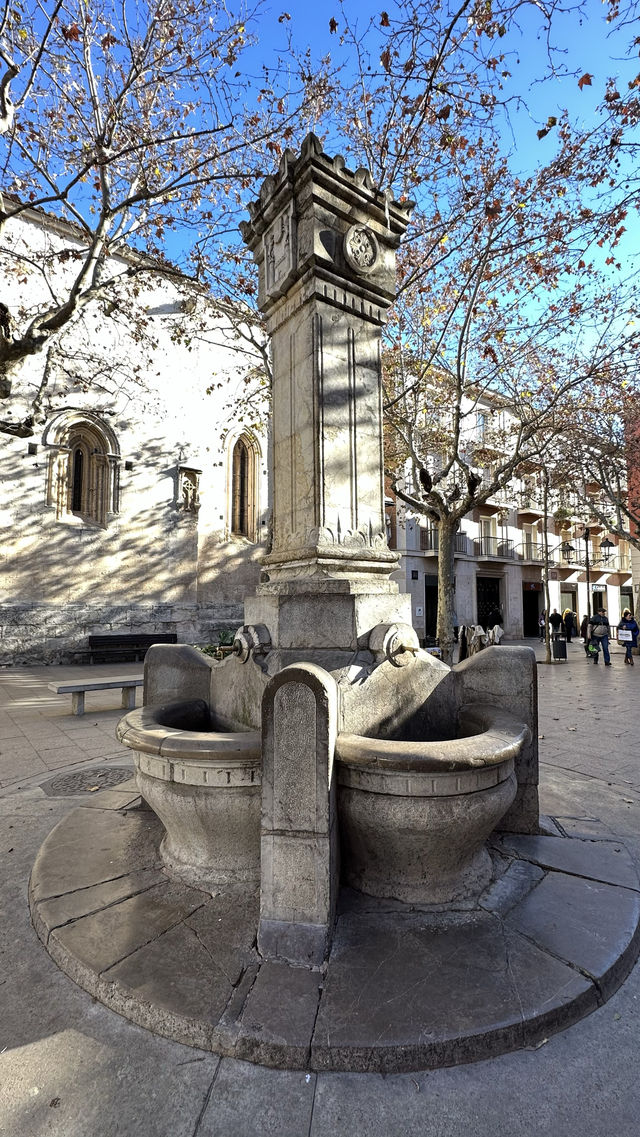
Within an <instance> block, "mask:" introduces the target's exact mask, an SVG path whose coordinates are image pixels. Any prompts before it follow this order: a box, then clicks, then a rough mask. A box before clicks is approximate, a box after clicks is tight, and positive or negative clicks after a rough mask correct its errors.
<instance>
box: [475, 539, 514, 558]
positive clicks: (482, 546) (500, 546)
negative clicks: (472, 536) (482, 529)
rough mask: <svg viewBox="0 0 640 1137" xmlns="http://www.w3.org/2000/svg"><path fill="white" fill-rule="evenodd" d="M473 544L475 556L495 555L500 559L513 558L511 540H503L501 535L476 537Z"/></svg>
mask: <svg viewBox="0 0 640 1137" xmlns="http://www.w3.org/2000/svg"><path fill="white" fill-rule="evenodd" d="M473 544H474V552H475V555H476V557H495V558H496V559H497V560H502V561H512V560H514V559H515V555H516V551H515V548H514V545H513V541H504V540H503V539H502V537H477V538H476V540H475V541H474V542H473Z"/></svg>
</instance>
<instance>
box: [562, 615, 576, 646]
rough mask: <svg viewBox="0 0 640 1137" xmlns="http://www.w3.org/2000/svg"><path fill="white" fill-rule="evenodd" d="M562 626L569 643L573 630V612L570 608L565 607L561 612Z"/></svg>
mask: <svg viewBox="0 0 640 1137" xmlns="http://www.w3.org/2000/svg"><path fill="white" fill-rule="evenodd" d="M562 628H563V631H564V634H565V636H566V640H567V643H568V644H570V643H571V636H572V635H573V632H574V623H573V612H572V611H571V609H570V608H565V610H564V612H563V613H562Z"/></svg>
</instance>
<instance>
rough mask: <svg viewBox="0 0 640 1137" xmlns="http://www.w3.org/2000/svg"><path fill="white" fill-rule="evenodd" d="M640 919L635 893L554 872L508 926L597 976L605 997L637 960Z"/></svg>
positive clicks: (512, 915)
mask: <svg viewBox="0 0 640 1137" xmlns="http://www.w3.org/2000/svg"><path fill="white" fill-rule="evenodd" d="M639 918H640V896H638V894H637V893H636V892H633V891H632V890H630V889H627V888H617V887H615V886H614V885H610V884H602V883H601V882H600V881H592V880H580V879H579V878H577V877H570V876H565V875H564V874H562V873H557V872H552V873H548V874H547V876H546V877H545V879H544V880H543V881H542V882H541V883H540V884H539V885H538V886H537V888H535V889H534V890H533V892H530V893H529V895H528V896H527V897H525V899H524V900H522V901H521V902H520V904H518V905H517V906H516V907H515V908H514V909H513V910H512V911H511V912H510V913H509V915H508V916H507V917H506V923H507V924H508V926H509V927H511V928H513V929H515V930H517V931H519V932H521V933H522V934H523V935H526V936H528V937H529V938H530V939H531V940H533V942H534V943H536V944H537V945H538V946H539V947H541V948H543V949H544V950H545V951H548V952H551V953H552V954H553V955H555V956H557V957H559V958H560V959H563V960H566V962H567V963H570V964H572V965H573V966H574V967H577V968H580V970H582V971H584V972H586V973H587V974H588V975H590V976H592V978H593V979H594V981H595V982H596V983H597V985H598V987H599V989H600V991H601V992H602V994H603V995H604V997H605V998H606V997H608V996H609V995H610V994H611V992H612V991H614V990H615V988H616V986H617V985H618V984H619V983H620V982H621V981H622V979H624V978H625V977H626V975H627V973H628V971H629V968H630V967H631V966H632V964H633V962H634V961H635V959H636V957H637V954H638V938H639V932H638V920H639Z"/></svg>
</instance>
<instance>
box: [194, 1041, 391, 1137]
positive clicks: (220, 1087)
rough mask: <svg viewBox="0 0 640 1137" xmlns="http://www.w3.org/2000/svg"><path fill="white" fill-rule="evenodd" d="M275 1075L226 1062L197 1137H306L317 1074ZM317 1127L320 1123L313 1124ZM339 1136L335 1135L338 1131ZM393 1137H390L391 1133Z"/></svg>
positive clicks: (243, 1064)
mask: <svg viewBox="0 0 640 1137" xmlns="http://www.w3.org/2000/svg"><path fill="white" fill-rule="evenodd" d="M277 1078H278V1081H277V1086H276V1085H274V1074H273V1072H272V1071H269V1070H265V1069H264V1068H263V1067H260V1066H247V1065H246V1064H245V1063H244V1062H237V1061H233V1060H227V1061H226V1062H224V1063H223V1064H222V1067H221V1069H220V1072H219V1074H218V1077H217V1078H216V1081H215V1085H214V1088H213V1093H212V1095H211V1099H210V1101H209V1105H208V1107H207V1111H206V1113H205V1114H204V1117H203V1118H202V1120H201V1121H200V1123H199V1125H198V1137H248V1135H249V1134H252V1137H302V1134H307V1133H308V1134H310V1133H311V1114H312V1111H313V1103H314V1094H315V1083H316V1079H315V1076H312V1077H309V1075H308V1074H304V1073H302V1071H300V1070H291V1071H281V1072H280V1073H279V1074H278V1075H277ZM314 1129H315V1123H314ZM334 1137H335V1134H334ZM387 1137H389V1135H387Z"/></svg>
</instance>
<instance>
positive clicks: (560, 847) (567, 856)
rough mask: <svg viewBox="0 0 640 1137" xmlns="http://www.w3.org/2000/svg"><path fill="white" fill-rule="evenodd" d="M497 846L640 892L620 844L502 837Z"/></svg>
mask: <svg viewBox="0 0 640 1137" xmlns="http://www.w3.org/2000/svg"><path fill="white" fill-rule="evenodd" d="M498 846H499V848H501V849H504V850H505V851H506V852H510V853H515V854H517V856H519V857H524V858H526V859H527V860H530V861H534V862H535V863H536V864H538V865H541V866H542V867H543V868H547V869H559V870H560V871H561V872H565V873H571V874H573V875H575V876H583V877H587V878H589V879H590V880H601V881H603V882H605V883H607V884H620V885H622V886H623V887H625V888H635V889H638V888H640V883H639V881H638V874H637V872H636V870H635V867H634V864H633V861H632V859H631V856H630V855H629V852H628V850H627V849H625V847H624V845H622V844H621V843H620V841H614V842H612V841H594V840H588V841H581V840H579V839H575V840H568V839H567V838H566V837H529V836H525V835H513V836H512V835H511V834H509V835H506V834H505V835H503V836H502V837H501V838H500V840H499V841H498Z"/></svg>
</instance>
